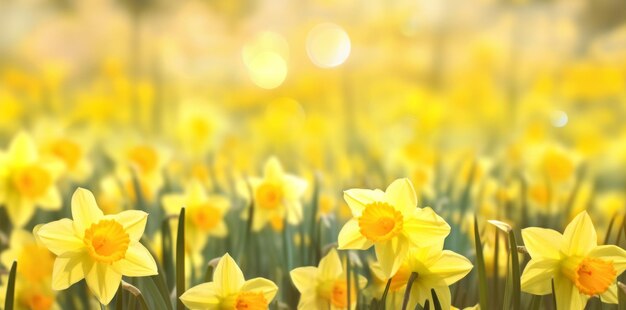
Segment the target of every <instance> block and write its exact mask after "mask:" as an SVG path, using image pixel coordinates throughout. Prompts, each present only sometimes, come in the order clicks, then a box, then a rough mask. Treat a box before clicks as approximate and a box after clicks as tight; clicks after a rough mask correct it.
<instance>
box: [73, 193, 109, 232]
mask: <svg viewBox="0 0 626 310" xmlns="http://www.w3.org/2000/svg"><path fill="white" fill-rule="evenodd" d="M103 216H104V214H103V213H102V210H100V208H98V204H97V203H96V198H95V197H94V196H93V194H92V193H91V192H90V191H89V190H86V189H84V188H78V189H77V190H76V191H75V192H74V195H72V218H73V219H74V228H75V229H76V233H78V234H83V233H84V232H85V230H86V229H87V228H89V227H90V226H91V224H93V223H97V222H98V221H100V219H101V218H102V217H103Z"/></svg>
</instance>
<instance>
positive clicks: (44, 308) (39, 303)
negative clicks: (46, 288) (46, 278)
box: [22, 293, 54, 310]
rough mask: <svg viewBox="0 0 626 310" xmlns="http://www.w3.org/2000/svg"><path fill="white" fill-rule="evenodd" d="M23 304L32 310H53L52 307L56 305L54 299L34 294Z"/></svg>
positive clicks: (28, 296) (29, 295) (27, 297)
mask: <svg viewBox="0 0 626 310" xmlns="http://www.w3.org/2000/svg"><path fill="white" fill-rule="evenodd" d="M22 303H23V304H25V305H26V306H27V308H28V309H31V310H48V309H52V305H53V304H54V297H52V296H48V295H44V294H41V293H33V294H28V295H27V296H26V298H25V300H23V301H22Z"/></svg>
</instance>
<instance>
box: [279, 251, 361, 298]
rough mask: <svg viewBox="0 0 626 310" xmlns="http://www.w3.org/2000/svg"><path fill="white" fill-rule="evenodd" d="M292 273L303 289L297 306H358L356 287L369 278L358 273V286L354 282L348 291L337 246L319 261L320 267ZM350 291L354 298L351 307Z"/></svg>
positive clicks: (295, 281) (299, 269) (359, 286)
mask: <svg viewBox="0 0 626 310" xmlns="http://www.w3.org/2000/svg"><path fill="white" fill-rule="evenodd" d="M289 274H290V275H291V281H293V284H294V285H295V286H296V288H297V289H298V291H299V292H300V302H298V309H326V308H330V309H355V308H356V303H357V300H356V299H357V298H356V290H357V289H363V288H364V287H365V286H366V285H367V279H365V277H363V276H361V275H358V276H357V277H358V288H357V283H351V290H350V292H348V285H347V281H346V275H345V273H344V270H343V267H342V266H341V259H339V255H338V254H337V251H336V250H335V249H334V248H333V249H331V250H330V252H328V254H326V256H324V257H323V258H322V259H321V260H320V263H319V265H318V266H317V267H300V268H296V269H294V270H292V271H291V272H290V273H289ZM351 282H353V281H352V279H351ZM348 294H350V301H351V303H350V305H349V306H348Z"/></svg>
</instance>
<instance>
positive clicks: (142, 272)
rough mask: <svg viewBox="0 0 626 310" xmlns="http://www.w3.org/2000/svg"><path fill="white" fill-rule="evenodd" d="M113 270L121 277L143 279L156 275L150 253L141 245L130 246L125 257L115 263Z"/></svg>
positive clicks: (154, 262) (154, 264)
mask: <svg viewBox="0 0 626 310" xmlns="http://www.w3.org/2000/svg"><path fill="white" fill-rule="evenodd" d="M115 265H116V266H115V268H116V269H117V270H119V271H120V272H121V273H122V275H125V276H129V277H143V276H151V275H155V274H157V265H156V261H155V260H154V257H152V255H151V254H150V251H148V249H146V247H145V246H143V245H142V244H141V243H139V242H137V243H134V244H131V245H130V246H129V247H128V250H127V251H126V256H125V257H124V258H123V259H121V260H119V261H118V262H116V263H115Z"/></svg>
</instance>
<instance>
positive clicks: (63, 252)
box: [36, 188, 157, 305]
mask: <svg viewBox="0 0 626 310" xmlns="http://www.w3.org/2000/svg"><path fill="white" fill-rule="evenodd" d="M72 217H73V219H74V220H70V219H62V220H58V221H54V222H50V223H48V224H44V225H43V226H41V227H40V228H39V230H38V231H36V233H37V235H38V236H39V238H40V240H41V242H42V243H43V244H44V245H45V246H46V247H47V248H48V249H49V250H50V251H52V253H54V254H55V255H57V258H56V260H55V262H54V266H55V267H54V271H53V273H52V288H53V289H54V290H64V289H66V288H68V287H69V286H71V285H72V284H74V283H76V282H78V281H80V280H81V279H83V278H85V280H86V281H87V286H89V289H90V290H91V292H92V293H93V294H94V295H96V297H97V298H98V300H99V301H100V303H102V304H104V305H106V304H108V303H109V302H110V301H111V299H112V298H113V296H114V295H115V293H116V292H117V289H118V287H119V285H120V282H121V281H122V275H124V276H128V277H141V276H149V275H155V274H157V266H156V262H155V261H154V258H153V257H152V255H151V254H150V252H148V250H147V249H146V248H145V247H144V246H143V245H142V244H141V243H139V239H140V238H141V236H142V235H143V231H144V228H145V226H146V221H147V218H148V214H147V213H145V212H143V211H137V210H129V211H123V212H121V213H118V214H115V215H104V214H103V213H102V211H101V210H100V209H99V208H98V205H97V204H96V200H95V198H94V196H93V194H92V193H91V192H90V191H88V190H86V189H82V188H79V189H77V190H76V192H74V195H73V196H72Z"/></svg>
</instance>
